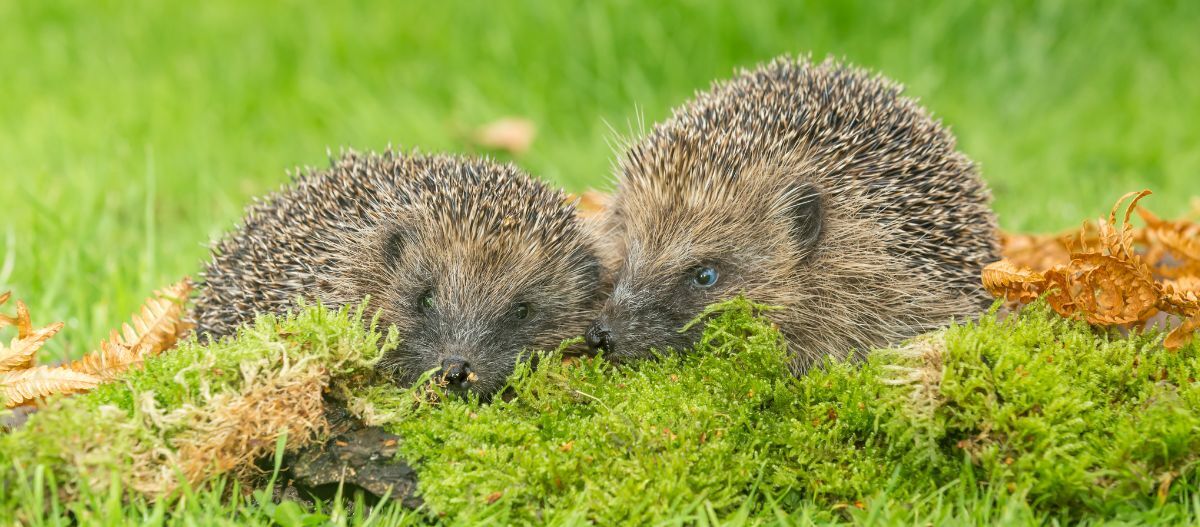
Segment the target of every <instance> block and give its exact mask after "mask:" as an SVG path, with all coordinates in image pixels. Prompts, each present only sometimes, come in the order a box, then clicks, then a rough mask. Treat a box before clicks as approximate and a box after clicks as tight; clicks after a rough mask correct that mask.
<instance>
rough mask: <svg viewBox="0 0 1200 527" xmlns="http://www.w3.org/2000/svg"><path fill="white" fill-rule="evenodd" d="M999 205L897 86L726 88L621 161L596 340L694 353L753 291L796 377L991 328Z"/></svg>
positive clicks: (831, 70) (629, 350) (802, 69)
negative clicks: (708, 314)
mask: <svg viewBox="0 0 1200 527" xmlns="http://www.w3.org/2000/svg"><path fill="white" fill-rule="evenodd" d="M989 200H990V195H989V192H988V190H987V188H986V186H985V185H984V183H983V181H982V180H981V179H980V177H979V175H978V174H977V171H976V168H975V166H974V165H973V164H972V163H971V161H970V160H968V159H967V158H966V157H965V156H963V155H962V154H960V153H959V152H957V151H956V150H955V143H954V138H953V137H952V136H951V135H950V133H949V132H948V131H947V130H946V129H944V128H943V127H942V126H940V124H939V123H938V122H937V121H935V120H933V119H932V118H930V116H929V115H928V114H927V113H926V112H925V111H924V110H922V109H921V108H920V107H919V106H917V104H916V103H915V102H914V101H912V100H910V99H908V98H905V97H902V96H901V87H900V86H899V85H897V84H894V83H892V82H890V81H888V80H886V79H883V78H881V77H878V76H875V75H871V74H869V73H867V72H865V71H863V70H860V69H856V68H853V67H849V66H846V65H843V64H840V63H838V62H835V61H825V62H824V63H821V64H814V63H812V62H810V61H808V60H805V59H801V60H793V59H789V58H783V59H777V60H775V61H774V62H771V63H769V64H767V65H765V66H761V67H759V68H757V69H755V70H752V71H743V72H741V73H740V74H739V75H738V76H736V77H735V78H734V79H732V80H729V81H726V82H719V83H716V84H714V85H713V87H712V88H711V89H710V90H709V91H707V92H704V93H700V94H698V95H697V96H696V97H695V99H694V100H693V101H691V102H689V103H687V104H685V105H684V106H683V107H682V108H679V109H677V110H676V111H675V112H674V115H673V116H672V117H671V118H670V119H669V120H667V121H666V122H665V123H662V124H660V125H657V126H655V127H654V129H653V131H652V132H651V133H650V134H649V136H648V137H646V138H645V139H643V140H641V141H640V142H638V143H636V144H634V145H633V146H632V147H631V148H630V149H629V150H628V152H627V153H626V154H625V156H624V158H623V159H622V160H621V162H620V166H619V177H618V182H617V189H616V191H615V193H614V196H613V198H612V202H611V204H610V210H609V212H608V218H607V220H606V224H607V227H608V230H609V231H610V235H609V237H608V238H609V239H610V240H612V241H613V242H614V243H615V245H616V247H614V251H613V253H614V254H616V255H618V256H619V257H620V259H619V261H617V262H614V265H615V266H616V267H617V268H618V270H617V272H616V284H615V289H614V290H613V292H612V295H611V297H610V298H609V300H608V301H607V303H606V305H605V307H604V309H603V312H602V314H601V316H600V318H599V319H598V320H597V321H596V323H595V324H594V325H593V326H592V327H591V328H590V329H589V331H588V342H589V344H590V345H591V346H592V347H593V348H597V349H605V350H607V354H608V356H609V357H612V358H616V359H621V358H628V357H639V356H644V355H646V354H647V352H648V350H650V349H651V348H658V349H666V348H674V349H685V348H687V347H689V346H690V345H691V344H692V343H693V342H694V340H695V338H696V333H695V332H680V329H681V328H682V327H683V326H684V325H685V324H686V323H687V322H688V321H689V320H690V319H692V318H693V317H695V316H696V315H697V314H699V313H700V312H701V310H702V308H703V306H705V305H707V304H710V303H713V302H716V301H720V300H724V299H728V298H731V297H733V296H735V295H745V296H747V297H748V298H750V299H751V300H754V301H757V302H761V303H764V304H769V305H773V306H778V307H779V308H780V309H778V310H772V311H768V312H767V313H766V315H767V316H768V317H771V318H772V319H773V320H774V321H775V322H776V323H777V324H778V325H779V327H780V329H781V331H782V332H783V334H784V336H785V337H786V339H787V340H788V342H789V347H790V350H791V352H792V353H793V356H794V363H793V366H794V369H795V370H796V371H797V372H800V371H803V370H805V369H806V368H807V367H809V366H810V365H811V364H813V363H814V362H815V361H817V360H819V358H820V357H824V356H833V357H846V356H847V355H849V354H850V353H851V351H852V350H858V351H859V352H863V351H865V350H867V349H869V348H871V347H876V346H884V345H887V344H890V343H894V342H896V341H897V340H900V339H903V338H905V337H909V336H912V335H915V334H918V333H921V332H925V331H928V330H931V329H934V328H936V327H938V326H941V325H943V324H946V323H947V322H948V321H950V320H951V319H954V318H960V319H963V318H968V317H972V316H975V315H977V314H978V313H979V312H980V311H981V310H982V307H983V306H985V305H987V304H988V303H989V297H988V296H987V295H986V294H985V292H984V291H983V290H982V288H981V286H980V279H979V274H980V270H981V269H982V267H983V266H984V265H985V264H986V263H988V262H991V261H993V260H995V259H997V251H998V248H997V242H996V222H995V218H994V215H993V213H992V212H991V210H990V208H989V206H988V202H989Z"/></svg>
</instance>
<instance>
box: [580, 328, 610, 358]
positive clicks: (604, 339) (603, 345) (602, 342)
mask: <svg viewBox="0 0 1200 527" xmlns="http://www.w3.org/2000/svg"><path fill="white" fill-rule="evenodd" d="M583 339H584V340H586V341H587V345H588V348H590V349H591V350H592V351H593V352H596V351H604V352H605V353H612V352H613V341H612V331H610V330H609V329H608V324H605V323H603V322H596V323H594V324H592V327H590V328H588V330H587V334H585V335H584V336H583Z"/></svg>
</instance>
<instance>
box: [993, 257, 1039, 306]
mask: <svg viewBox="0 0 1200 527" xmlns="http://www.w3.org/2000/svg"><path fill="white" fill-rule="evenodd" d="M1045 286H1046V277H1044V276H1042V274H1041V273H1039V272H1036V271H1034V270H1033V269H1030V268H1028V267H1018V266H1016V265H1014V264H1013V263H1012V262H1009V261H1008V260H1000V261H999V262H994V263H992V264H989V265H988V266H987V267H984V268H983V287H984V288H985V289H987V290H988V292H989V293H991V294H992V296H996V297H1001V296H1003V297H1004V298H1006V299H1008V300H1009V301H1013V302H1022V303H1028V302H1032V301H1034V300H1036V299H1037V297H1038V295H1040V294H1041V293H1042V291H1044V290H1045Z"/></svg>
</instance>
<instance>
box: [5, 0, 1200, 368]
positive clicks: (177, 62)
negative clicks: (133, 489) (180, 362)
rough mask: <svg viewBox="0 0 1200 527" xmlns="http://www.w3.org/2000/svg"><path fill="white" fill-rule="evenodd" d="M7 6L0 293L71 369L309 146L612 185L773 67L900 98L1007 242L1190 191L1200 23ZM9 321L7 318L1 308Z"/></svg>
mask: <svg viewBox="0 0 1200 527" xmlns="http://www.w3.org/2000/svg"><path fill="white" fill-rule="evenodd" d="M334 4H335V3H333V2H328V3H320V4H310V3H305V2H295V1H278V2H242V1H237V0H210V1H208V2H203V3H194V4H193V3H183V2H157V1H98V2H92V3H83V2H65V1H57V0H40V1H16V0H10V1H3V2H0V24H2V25H0V27H3V28H4V30H3V31H0V182H2V185H0V188H2V190H0V291H4V290H7V289H12V290H14V293H15V295H16V297H17V298H23V299H26V300H27V301H28V302H29V304H30V307H31V309H32V312H33V314H34V322H35V323H48V322H51V321H56V320H65V321H66V322H67V328H68V329H67V330H66V332H65V338H64V337H60V338H57V339H55V341H56V342H54V343H53V345H52V346H51V348H50V349H51V350H53V351H50V352H49V353H48V354H47V355H49V356H55V355H58V356H66V355H77V354H79V353H82V352H83V351H86V349H87V348H89V347H90V346H92V345H94V344H95V342H96V341H97V340H98V339H99V338H100V337H101V336H102V335H103V333H104V332H105V331H106V330H107V328H110V327H112V326H114V325H115V324H118V323H119V322H121V321H123V320H125V319H126V317H127V316H128V315H129V314H130V312H132V311H133V310H134V309H135V308H136V307H137V306H138V305H139V304H140V302H141V300H142V299H143V298H144V297H145V296H147V295H148V294H149V292H150V291H151V290H152V289H154V288H156V287H159V286H162V285H165V284H167V283H169V282H171V281H174V280H176V279H177V278H178V277H180V276H182V275H185V274H193V275H194V274H195V273H196V272H197V271H198V270H199V268H200V262H201V261H202V260H203V259H204V257H205V254H206V249H205V246H206V243H207V242H208V241H209V240H210V239H213V238H215V237H217V236H218V235H219V234H220V233H221V232H222V231H223V230H224V229H227V228H229V227H230V226H231V225H233V223H234V222H235V221H236V220H237V218H238V216H239V215H240V212H241V209H242V207H243V206H244V205H245V204H246V203H247V202H248V200H249V198H250V197H251V196H254V195H257V194H261V193H263V192H266V191H269V190H272V189H274V188H276V187H277V186H279V185H280V184H281V183H283V182H284V181H286V178H287V176H286V173H285V171H286V170H288V169H290V168H293V167H296V166H300V165H314V166H324V165H325V163H326V151H327V149H333V150H334V151H336V150H337V149H338V148H340V147H342V146H349V147H354V148H357V149H378V148H382V147H385V146H386V145H388V144H392V145H396V146H402V147H413V146H419V147H421V148H422V149H424V150H450V151H463V152H469V151H472V147H471V145H470V141H469V135H470V131H471V130H473V129H474V128H475V127H477V126H479V125H482V124H485V123H487V122H490V121H492V120H495V119H498V118H501V117H505V116H519V117H524V118H528V119H531V120H532V121H533V122H534V123H535V124H536V125H537V130H538V135H537V139H536V141H535V142H534V144H533V147H532V149H531V150H530V151H529V152H528V153H527V154H525V155H524V156H522V157H521V158H519V159H517V160H516V161H517V162H518V163H519V164H521V165H522V166H524V167H525V168H527V169H528V170H529V171H531V172H532V173H534V174H536V175H539V176H542V177H545V178H548V179H550V180H553V181H555V182H558V183H560V184H562V185H564V186H566V187H567V188H569V189H572V190H579V189H583V188H586V187H588V186H603V185H604V184H605V181H606V180H607V178H608V177H609V175H610V173H611V163H612V160H613V153H612V152H611V150H610V146H609V144H610V141H611V139H613V137H614V134H613V132H612V131H610V128H609V126H610V125H611V126H612V128H614V129H616V130H618V131H621V133H624V134H627V133H628V130H630V129H633V130H638V129H640V128H641V127H642V123H643V121H644V122H645V123H651V122H653V121H656V120H659V119H661V118H663V117H665V116H666V115H668V114H669V111H670V108H671V107H673V106H674V105H677V104H679V103H681V102H682V101H684V100H686V99H687V98H688V97H689V95H690V94H691V93H692V92H693V91H694V90H696V89H700V88H704V87H705V86H707V84H708V83H709V82H710V81H711V80H713V79H717V78H723V77H728V76H729V75H730V74H731V72H732V70H733V69H734V68H735V67H738V66H751V65H753V64H755V63H757V62H760V61H764V60H768V59H770V58H771V57H774V56H776V55H779V54H783V53H793V54H796V53H807V52H812V53H813V54H814V55H815V56H817V57H822V56H825V55H835V56H838V57H843V58H845V59H847V60H849V61H851V62H854V63H857V64H860V65H863V66H867V67H870V68H873V69H876V70H878V71H881V72H883V73H885V74H887V75H888V76H890V77H892V78H894V79H897V80H899V81H901V82H904V83H905V84H906V85H907V86H908V93H909V94H910V95H913V96H916V97H919V98H920V99H921V100H922V101H923V103H924V104H925V105H926V106H928V107H929V108H931V109H932V110H933V111H934V112H935V114H936V115H938V116H939V117H941V118H942V119H944V120H945V121H946V122H947V123H948V124H949V125H951V126H952V127H953V129H954V131H955V132H956V133H957V134H958V137H959V138H960V147H961V149H962V150H963V151H965V152H966V153H967V154H968V155H970V156H971V157H972V158H974V159H975V160H977V161H979V162H980V163H981V164H982V169H983V173H984V174H985V176H986V178H987V180H988V181H989V182H990V183H991V185H992V188H993V190H994V192H995V195H996V207H997V209H998V210H999V212H1000V215H1001V223H1002V224H1003V226H1004V227H1005V228H1008V229H1014V230H1021V231H1028V230H1038V231H1045V230H1059V229H1064V228H1070V227H1073V226H1075V225H1077V224H1078V222H1080V221H1081V220H1082V219H1084V218H1086V217H1094V216H1097V215H1100V214H1101V213H1104V212H1106V211H1107V210H1108V208H1109V206H1110V205H1111V203H1112V201H1113V200H1114V199H1115V198H1116V197H1118V196H1120V195H1121V194H1122V193H1124V192H1126V191H1129V190H1135V189H1141V188H1150V189H1152V190H1154V191H1155V192H1156V195H1155V196H1154V197H1152V198H1151V199H1150V200H1149V201H1147V202H1146V203H1147V205H1149V206H1150V207H1151V208H1152V209H1153V210H1156V211H1158V212H1160V213H1162V214H1165V215H1175V214H1178V213H1181V212H1183V211H1184V210H1185V209H1186V206H1187V201H1188V198H1189V197H1190V196H1191V195H1194V194H1200V189H1197V186H1198V185H1197V182H1200V148H1198V147H1197V145H1200V128H1197V126H1196V123H1197V121H1198V120H1200V88H1198V87H1200V66H1198V65H1200V38H1197V37H1196V36H1195V34H1196V33H1195V32H1196V28H1197V27H1200V3H1197V2H1188V1H1180V2H1170V1H1162V2H1106V1H1093V2H1085V1H1037V2H1034V1H1022V2H1004V3H1000V2H965V1H946V2H935V3H928V4H925V3H921V4H918V3H909V2H878V3H877V2H866V1H836V0H829V1H802V2H779V3H768V2H736V1H728V2H709V1H688V2H637V1H631V0H630V1H625V0H614V1H599V0H584V1H561V2H559V1H546V2H534V1H524V2H511V3H504V4H503V5H493V4H478V3H474V2H461V3H460V2H451V1H440V2H405V3H392V2H382V1H380V2H368V1H361V2H347V3H337V4H338V5H336V6H335V5H334ZM9 309H11V306H10V307H9Z"/></svg>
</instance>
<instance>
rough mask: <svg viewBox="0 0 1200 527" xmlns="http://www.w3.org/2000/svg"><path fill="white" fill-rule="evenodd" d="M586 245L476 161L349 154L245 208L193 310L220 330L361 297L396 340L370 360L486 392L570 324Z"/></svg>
mask: <svg viewBox="0 0 1200 527" xmlns="http://www.w3.org/2000/svg"><path fill="white" fill-rule="evenodd" d="M600 275H601V267H600V261H599V260H598V258H597V253H596V247H595V241H594V240H593V238H592V236H591V235H590V234H589V233H588V232H587V231H585V230H584V229H583V228H582V227H581V225H580V224H579V223H578V222H577V220H576V218H575V208H574V206H573V204H572V203H571V202H570V201H569V200H567V198H566V196H565V194H563V193H562V192H560V191H558V190H554V189H552V188H550V187H549V186H547V185H546V184H544V183H541V182H539V181H535V180H533V179H532V178H530V177H528V176H526V175H525V174H524V173H522V172H521V171H520V170H519V169H517V168H516V167H514V166H512V165H500V164H496V163H493V162H490V161H488V160H483V159H470V158H459V157H450V156H423V155H415V154H414V155H405V154H399V153H393V152H390V151H389V152H386V153H383V154H366V155H360V154H356V153H349V154H346V155H344V156H343V157H342V158H341V159H339V160H337V161H335V162H334V163H333V164H332V167H331V168H329V169H327V170H324V171H319V172H312V171H310V172H308V173H306V174H304V175H302V176H300V177H298V178H297V179H296V180H295V181H293V182H292V183H291V184H290V185H288V186H287V187H285V188H284V189H282V190H281V191H279V192H277V193H275V194H272V195H270V196H267V197H266V198H265V199H263V200H261V201H257V202H256V203H255V204H254V205H252V206H251V207H250V208H249V209H248V211H247V214H246V215H245V217H244V218H243V221H242V224H241V225H240V226H239V227H238V228H237V229H235V230H234V231H233V232H231V233H230V234H228V235H226V236H225V237H224V238H223V239H222V240H220V241H219V242H218V243H217V244H216V245H215V246H214V248H213V251H212V259H211V261H210V262H209V264H208V266H207V269H206V270H205V272H204V274H203V284H202V286H201V287H202V288H201V293H200V295H199V298H198V300H197V303H196V306H195V308H194V311H193V313H192V317H193V318H194V319H195V321H196V324H197V328H196V330H197V332H198V333H199V335H200V336H201V338H220V337H223V336H226V335H230V334H232V333H233V332H235V330H236V328H237V327H238V326H240V325H242V324H244V323H246V322H249V321H251V320H253V319H254V316H255V314H257V313H259V312H268V313H283V312H285V311H287V310H288V309H289V308H291V307H292V306H293V302H294V300H295V298H296V297H303V298H307V299H311V300H319V301H322V302H324V303H325V304H326V305H330V306H339V305H346V304H356V303H358V302H361V301H362V299H363V298H365V297H369V298H370V300H369V304H368V307H369V308H370V309H372V310H374V311H377V312H378V313H379V314H380V319H381V322H382V323H384V324H386V325H394V326H395V327H396V328H397V329H398V330H399V333H400V336H401V343H400V345H399V347H398V348H397V349H396V350H393V351H392V352H390V353H389V354H388V355H386V356H385V357H384V358H383V359H381V361H380V365H379V368H380V369H381V370H382V371H384V372H385V373H387V374H389V375H391V376H392V377H393V378H394V379H395V380H396V381H397V382H399V383H411V382H413V381H415V380H416V379H417V378H418V377H419V376H420V375H422V374H423V373H424V372H426V371H430V370H434V369H440V370H439V373H438V375H437V376H436V377H435V378H437V379H439V380H441V381H443V382H445V383H447V384H448V386H449V387H450V388H451V389H453V390H454V391H459V392H467V391H470V392H474V393H476V394H479V395H480V396H482V397H485V398H486V397H489V396H490V395H492V394H493V393H495V391H496V390H498V389H499V388H500V387H502V386H503V384H504V382H505V380H506V378H507V377H508V375H509V374H511V373H512V371H513V368H514V366H515V364H516V362H517V361H518V359H519V357H520V355H521V353H522V352H523V351H524V350H533V349H548V348H552V347H555V346H558V345H559V344H560V343H561V342H562V341H563V340H564V339H566V338H570V337H574V336H578V335H582V334H583V332H584V330H585V329H586V327H587V324H588V322H590V320H591V319H592V318H593V317H594V316H595V312H596V310H597V309H598V307H599V304H600V302H601V301H602V293H603V291H602V289H601V285H600Z"/></svg>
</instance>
